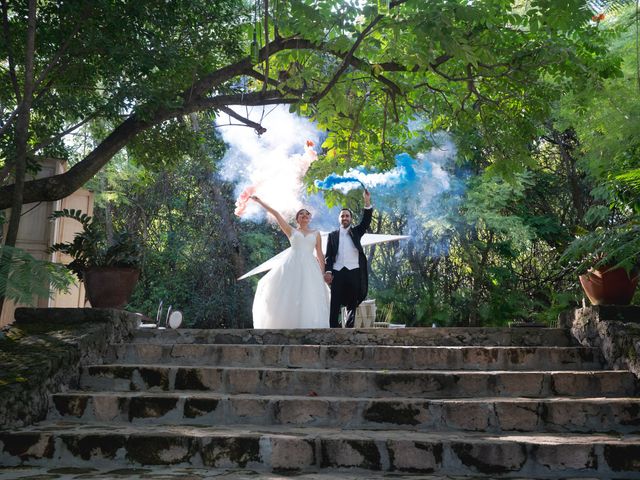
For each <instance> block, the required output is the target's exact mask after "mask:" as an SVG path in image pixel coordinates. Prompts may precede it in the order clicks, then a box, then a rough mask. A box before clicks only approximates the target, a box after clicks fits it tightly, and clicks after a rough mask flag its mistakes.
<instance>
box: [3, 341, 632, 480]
mask: <svg viewBox="0 0 640 480" xmlns="http://www.w3.org/2000/svg"><path fill="white" fill-rule="evenodd" d="M79 386H80V388H79V389H78V390H77V391H68V392H64V393H58V394H55V395H53V398H52V402H51V409H50V412H49V415H48V418H47V420H46V421H43V422H41V423H39V424H36V425H33V426H31V427H27V428H23V429H20V430H16V431H0V465H4V466H7V465H20V464H28V465H35V466H43V465H50V464H53V463H55V464H57V465H66V466H76V467H81V466H92V467H95V466H103V467H105V468H119V467H122V468H124V467H131V466H143V465H178V466H194V467H206V468H218V469H220V468H222V469H225V468H228V469H235V468H249V469H253V470H256V471H265V472H267V471H270V472H285V473H289V474H294V473H305V472H317V471H322V472H326V471H334V472H338V471H340V470H345V469H349V470H350V471H360V472H362V476H363V477H367V475H368V472H371V475H372V476H373V472H374V471H376V472H391V473H393V474H397V475H403V476H404V475H415V474H435V475H446V476H466V475H468V476H474V477H488V478H498V477H514V478H515V477H518V478H523V477H527V478H559V477H562V478H567V477H581V478H584V477H591V478H593V477H597V478H614V477H615V478H639V476H640V473H639V472H640V398H639V397H638V393H639V392H640V388H639V386H638V382H637V381H636V378H635V377H634V376H633V375H632V374H631V373H630V372H628V371H621V370H618V371H614V370H607V369H606V367H605V366H604V364H603V360H602V357H601V355H600V352H599V351H598V350H596V349H591V348H585V347H579V346H576V344H575V343H574V341H573V340H572V339H571V337H570V334H569V332H568V331H567V330H562V329H544V328H530V329H528V328H516V329H502V328H494V329H492V328H482V329H466V328H437V329H431V328H423V329H391V330H390V329H362V330H291V331H285V330H274V331H267V330H175V331H174V330H172V331H158V330H139V331H137V332H136V334H135V335H134V338H133V339H132V341H130V342H129V343H123V344H116V345H112V347H111V351H110V354H109V357H108V358H106V359H105V363H104V364H102V365H90V366H87V367H85V368H84V370H83V371H82V373H81V377H80V385H79ZM351 469H357V470H351ZM367 471H368V472H367Z"/></svg>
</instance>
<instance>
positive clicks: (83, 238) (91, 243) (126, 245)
mask: <svg viewBox="0 0 640 480" xmlns="http://www.w3.org/2000/svg"><path fill="white" fill-rule="evenodd" d="M50 218H51V219H53V220H55V219H57V218H71V219H73V220H76V221H78V222H80V224H82V227H83V229H82V231H81V232H78V233H77V234H76V236H75V237H74V239H73V240H72V241H71V242H65V243H56V244H54V245H52V246H51V247H50V248H49V251H50V252H60V253H63V254H65V255H68V256H70V257H71V258H72V259H73V260H72V261H71V262H70V263H69V264H67V268H68V269H69V270H71V271H72V272H73V273H74V274H75V275H76V276H77V277H78V278H79V279H80V280H82V277H83V274H84V272H85V271H86V270H87V269H89V268H91V267H135V268H137V267H138V266H139V264H140V257H141V245H140V243H139V242H138V240H137V239H136V238H135V237H134V236H133V235H131V234H130V233H129V232H120V233H116V234H115V235H114V236H113V240H112V242H108V241H107V239H106V235H105V233H104V232H103V230H102V229H101V228H100V226H99V225H98V224H96V223H94V222H93V218H92V217H90V216H89V215H87V214H85V213H82V211H80V210H75V209H64V210H56V211H55V212H53V214H51V217H50Z"/></svg>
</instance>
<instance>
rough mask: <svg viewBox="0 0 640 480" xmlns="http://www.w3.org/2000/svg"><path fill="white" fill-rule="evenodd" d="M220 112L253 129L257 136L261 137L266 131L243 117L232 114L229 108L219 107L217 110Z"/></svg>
mask: <svg viewBox="0 0 640 480" xmlns="http://www.w3.org/2000/svg"><path fill="white" fill-rule="evenodd" d="M219 110H220V111H221V112H224V113H226V114H227V115H229V116H230V117H233V118H235V119H236V120H238V121H239V122H242V123H244V124H245V125H247V126H249V127H251V128H253V129H254V130H255V131H256V133H257V134H258V135H262V134H263V133H264V132H266V131H267V129H266V128H264V127H263V126H262V125H260V124H259V123H256V122H253V121H251V120H249V119H248V118H245V117H243V116H242V115H238V114H237V113H236V112H234V111H233V110H232V109H230V108H229V107H220V109H219Z"/></svg>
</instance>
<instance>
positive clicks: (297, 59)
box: [0, 0, 617, 208]
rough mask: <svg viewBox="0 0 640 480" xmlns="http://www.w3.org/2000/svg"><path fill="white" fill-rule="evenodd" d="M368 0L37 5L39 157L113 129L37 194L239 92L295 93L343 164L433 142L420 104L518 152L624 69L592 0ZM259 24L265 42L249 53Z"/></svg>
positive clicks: (22, 12)
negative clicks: (422, 129)
mask: <svg viewBox="0 0 640 480" xmlns="http://www.w3.org/2000/svg"><path fill="white" fill-rule="evenodd" d="M362 3H363V2H357V1H343V0H325V1H320V0H318V1H300V0H292V1H283V0H280V1H278V2H272V3H271V4H270V3H268V0H263V1H262V2H260V5H259V7H260V9H259V10H260V16H259V18H255V17H256V15H255V13H254V12H255V9H254V7H256V5H255V4H251V5H247V4H246V3H245V2H243V1H239V0H217V1H215V2H211V1H206V0H202V1H199V0H189V1H186V0H183V1H179V0H175V1H171V2H163V3H156V2H133V1H131V2H114V1H109V0H95V1H91V2H89V1H82V0H66V1H58V2H40V3H38V10H37V14H36V32H37V33H36V38H35V48H34V50H33V52H34V56H33V58H34V65H35V67H34V75H33V78H34V94H33V101H32V103H31V108H30V122H29V130H28V133H29V135H28V149H27V150H28V156H29V159H30V162H31V163H32V164H37V160H36V159H37V158H38V156H43V155H44V156H47V155H55V156H61V155H62V156H64V155H65V152H66V146H65V144H64V142H63V138H64V137H65V135H68V134H69V133H71V132H72V131H74V129H76V128H78V126H79V125H81V124H83V123H85V122H88V121H91V120H92V119H95V118H102V119H103V120H105V121H107V123H108V124H111V125H112V126H113V128H112V130H111V131H110V132H108V133H106V134H105V136H104V138H103V139H102V140H101V142H100V143H99V144H98V145H97V146H96V147H95V148H94V149H93V150H92V151H90V152H89V153H88V154H87V155H86V156H85V157H84V158H82V159H81V160H80V161H79V162H77V163H76V164H75V165H74V166H73V167H72V168H71V169H70V170H69V171H68V172H67V173H65V174H62V175H57V176H54V177H50V178H47V179H42V180H32V181H28V182H26V183H25V186H24V197H23V203H29V202H35V201H50V200H57V199H60V198H63V197H65V196H67V195H69V194H70V193H72V192H73V191H75V190H76V189H77V188H79V187H80V186H82V185H83V184H84V183H85V182H86V181H87V180H88V179H90V178H91V177H92V176H93V175H95V174H96V173H97V172H98V171H99V170H100V169H101V168H102V167H103V166H104V165H105V164H106V163H107V162H108V161H109V159H111V158H112V157H113V155H114V154H115V153H117V152H118V151H119V150H120V149H122V148H123V147H125V146H126V145H127V144H129V143H130V142H132V141H134V139H135V137H136V136H137V135H138V134H140V133H141V132H144V131H149V130H151V129H154V128H158V126H160V125H162V124H163V123H164V122H167V121H170V120H172V119H176V118H181V117H183V116H185V115H188V114H190V113H193V112H200V111H212V112H215V113H220V112H226V113H228V114H232V112H231V110H230V107H231V106H235V105H247V106H255V105H258V106H260V105H272V104H290V105H292V108H293V109H295V110H297V111H299V112H301V113H302V114H305V115H310V116H312V117H313V118H314V119H315V120H317V121H318V122H319V125H320V126H321V127H322V128H326V129H327V130H328V131H329V132H330V134H329V137H328V138H327V141H326V143H325V144H324V148H325V149H326V151H327V155H326V158H325V162H326V168H327V169H330V170H331V169H334V168H335V167H336V166H337V165H345V166H346V165H348V164H349V163H359V164H372V165H378V166H381V167H384V166H389V165H390V164H391V162H392V159H393V154H394V153H395V152H397V151H399V150H404V151H412V150H413V149H415V148H419V147H420V145H419V143H418V144H416V141H415V140H416V138H415V137H416V135H415V134H414V133H413V132H412V131H411V129H410V128H409V121H410V120H411V119H413V118H415V116H416V115H419V116H422V117H426V118H428V119H429V121H430V122H431V127H432V128H452V127H456V128H471V127H473V128H474V129H476V130H477V131H478V132H479V136H480V139H481V142H482V143H483V145H484V146H485V147H486V152H487V154H488V155H490V156H491V157H492V160H494V161H496V162H498V164H508V161H512V162H513V161H515V162H519V161H520V160H522V158H524V155H523V156H522V158H520V157H519V152H524V151H525V149H526V146H527V144H528V143H529V142H530V141H531V140H532V139H533V138H534V137H535V135H536V128H537V126H538V121H539V120H540V119H541V118H543V116H544V115H545V113H547V111H548V107H549V105H550V101H551V100H552V99H554V98H557V96H558V95H559V94H561V92H562V91H564V90H566V89H570V88H576V87H578V88H579V86H580V82H582V81H584V80H586V79H588V78H589V77H603V76H608V75H612V74H616V73H617V61H616V59H615V58H613V59H612V58H609V57H607V56H606V55H605V53H606V49H605V47H604V42H603V40H604V38H603V36H604V35H603V31H602V30H601V29H600V28H598V24H597V23H594V22H590V19H591V15H592V13H591V11H590V10H589V8H588V7H587V4H586V2H584V1H581V0H569V1H562V2H558V1H554V0H534V1H530V2H524V3H523V2H519V1H507V0H479V1H475V2H467V1H462V0H432V1H429V2H425V1H423V0H395V1H393V2H391V4H390V6H391V9H390V13H389V14H386V15H381V14H379V13H378V9H377V2H368V3H365V5H364V6H361V4H362ZM2 6H3V30H2V32H3V38H4V41H3V42H2V43H1V44H0V55H1V57H2V59H3V60H2V69H3V71H4V74H3V76H2V83H1V84H0V100H1V103H2V111H1V112H0V122H1V124H0V131H1V135H2V136H1V138H0V145H2V151H3V154H2V157H3V158H2V159H3V160H4V164H5V168H4V170H3V174H4V175H5V179H6V181H5V186H4V187H2V188H0V208H6V207H8V206H10V205H11V200H12V197H13V192H14V186H13V185H11V184H10V181H11V177H10V176H9V174H10V172H11V169H12V166H13V165H14V160H15V158H16V154H17V149H16V145H17V140H18V139H17V136H16V135H17V132H16V125H17V124H18V119H19V107H20V105H21V102H23V100H24V87H25V85H24V83H25V82H24V81H23V78H25V76H24V71H25V59H26V58H28V53H29V52H28V49H27V45H26V44H25V40H24V39H25V38H26V32H27V26H28V21H27V19H28V18H29V15H28V12H27V7H26V6H23V5H21V4H16V2H12V3H11V4H9V3H8V2H7V1H6V0H2ZM265 11H266V12H268V14H267V15H266V17H265ZM265 18H266V19H267V21H266V22H265ZM254 31H255V32H256V34H257V37H258V39H259V40H260V39H262V48H260V50H259V52H256V55H255V56H251V55H248V52H249V51H250V47H251V45H250V43H251V42H250V39H251V38H252V33H253V32H254ZM246 79H251V81H249V82H247V81H246ZM232 115H233V116H234V117H235V119H236V120H237V121H239V122H241V123H244V124H246V125H248V126H250V127H253V128H255V129H256V130H258V131H260V129H261V128H262V127H261V126H260V125H258V124H256V123H253V122H251V121H250V120H248V119H246V118H243V117H242V116H240V115H238V114H232ZM319 168H321V167H319ZM7 183H9V184H7Z"/></svg>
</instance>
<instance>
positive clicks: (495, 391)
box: [80, 365, 640, 398]
mask: <svg viewBox="0 0 640 480" xmlns="http://www.w3.org/2000/svg"><path fill="white" fill-rule="evenodd" d="M80 388H81V389H83V390H94V391H104V390H108V391H131V390H133V391H147V390H149V391H173V390H178V391H182V390H196V391H215V392H218V393H229V394H239V393H252V394H260V395H307V394H308V393H309V392H310V391H311V390H313V392H315V393H317V394H318V395H321V396H336V395H340V396H357V397H389V396H400V397H414V396H418V397H421V398H442V397H454V398H469V397H489V396H506V397H514V396H516V397H535V398H540V397H548V396H552V397H553V396H575V397H598V396H611V397H625V396H634V395H636V394H637V392H638V391H639V390H640V389H639V388H638V382H637V380H636V378H635V377H634V375H633V374H632V373H630V372H628V371H624V370H599V371H588V370H584V371H528V372H510V371H494V372H473V371H415V370H413V371H412V370H356V369H352V370H337V369H333V370H325V369H282V368H238V367H190V366H177V365H176V366H164V365H162V366H160V365H93V366H88V367H85V368H84V369H83V371H82V374H81V376H80Z"/></svg>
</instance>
